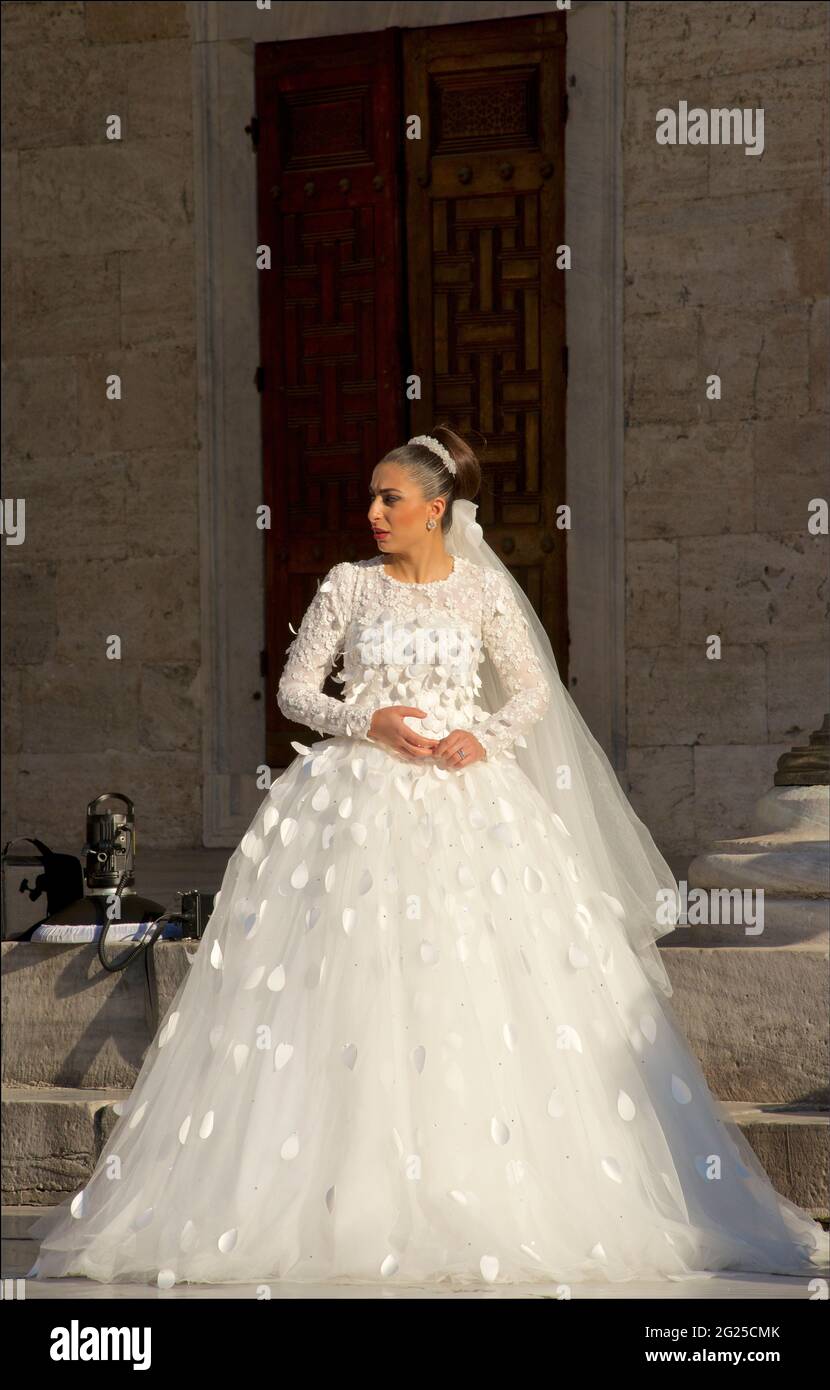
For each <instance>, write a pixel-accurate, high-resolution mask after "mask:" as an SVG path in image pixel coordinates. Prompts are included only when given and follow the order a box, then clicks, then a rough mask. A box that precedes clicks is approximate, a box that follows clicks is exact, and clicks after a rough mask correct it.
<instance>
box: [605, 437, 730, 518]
mask: <svg viewBox="0 0 830 1390" xmlns="http://www.w3.org/2000/svg"><path fill="white" fill-rule="evenodd" d="M751 447H752V432H751V427H750V426H749V425H748V424H737V423H724V424H718V423H707V422H705V421H701V422H700V423H698V424H696V425H690V426H687V427H686V428H684V429H682V430H678V429H677V427H676V426H673V425H658V424H649V425H640V426H638V427H637V428H636V429H629V430H627V431H626V435H625V530H626V536H627V537H628V538H629V539H630V540H644V539H649V538H651V537H665V538H667V539H668V538H672V537H675V536H684V537H687V536H689V535H695V536H708V535H723V534H726V533H731V532H737V533H741V532H744V533H745V532H747V531H751V530H752V529H753V528H754V511H753V495H752V489H753V480H754V474H753V464H752V455H751Z"/></svg>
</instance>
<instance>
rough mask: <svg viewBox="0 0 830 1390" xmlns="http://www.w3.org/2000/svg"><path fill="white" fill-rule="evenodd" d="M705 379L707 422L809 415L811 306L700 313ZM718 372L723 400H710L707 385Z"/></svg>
mask: <svg viewBox="0 0 830 1390" xmlns="http://www.w3.org/2000/svg"><path fill="white" fill-rule="evenodd" d="M700 322H701V335H700V350H699V375H698V381H699V382H700V387H701V405H702V410H703V414H704V418H706V419H709V420H712V421H718V422H721V421H726V420H747V419H755V418H757V419H762V420H769V419H773V418H774V417H775V416H776V415H783V416H786V418H787V419H788V420H792V419H793V417H794V416H799V415H806V414H807V413H808V411H809V409H810V399H809V326H810V306H809V305H807V304H790V305H772V306H770V307H769V308H762V309H752V308H747V309H746V310H744V311H743V312H742V313H740V314H736V313H735V311H734V310H721V309H718V308H715V307H712V306H710V307H707V308H705V309H702V310H701V311H700ZM714 373H716V374H717V375H718V376H720V378H721V399H720V400H719V401H717V400H708V399H707V398H706V396H705V393H704V389H703V388H704V383H705V381H706V378H707V377H708V376H711V375H712V374H714Z"/></svg>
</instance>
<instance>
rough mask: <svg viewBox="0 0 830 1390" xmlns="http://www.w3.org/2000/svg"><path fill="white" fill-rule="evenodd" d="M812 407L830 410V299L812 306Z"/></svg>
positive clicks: (818, 410) (825, 412)
mask: <svg viewBox="0 0 830 1390" xmlns="http://www.w3.org/2000/svg"><path fill="white" fill-rule="evenodd" d="M809 337H810V409H811V410H814V411H816V412H817V413H819V412H823V413H824V414H825V415H826V414H827V413H828V412H830V299H819V300H817V301H816V303H815V304H813V305H811V307H810V333H809Z"/></svg>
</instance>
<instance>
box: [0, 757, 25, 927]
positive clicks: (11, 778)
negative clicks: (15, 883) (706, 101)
mask: <svg viewBox="0 0 830 1390" xmlns="http://www.w3.org/2000/svg"><path fill="white" fill-rule="evenodd" d="M19 759H20V755H19V754H18V753H6V752H4V753H3V756H2V758H0V840H1V841H2V843H3V844H4V845H5V844H7V843H8V841H9V840H13V839H15V837H16V836H17V835H18V834H19V833H20V832H19V830H18V826H19V824H20V817H19V812H18V804H17V785H18V780H19V770H18V762H19ZM16 910H17V909H16V908H15V911H16Z"/></svg>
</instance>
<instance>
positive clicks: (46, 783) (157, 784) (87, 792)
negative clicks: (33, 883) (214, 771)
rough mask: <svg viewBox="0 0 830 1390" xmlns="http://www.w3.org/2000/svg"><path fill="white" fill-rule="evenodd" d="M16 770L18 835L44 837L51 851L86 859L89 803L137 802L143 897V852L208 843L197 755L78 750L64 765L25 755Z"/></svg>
mask: <svg viewBox="0 0 830 1390" xmlns="http://www.w3.org/2000/svg"><path fill="white" fill-rule="evenodd" d="M16 763H17V768H16V772H17V776H16V779H15V788H14V790H15V794H16V797H17V808H18V815H17V825H16V827H15V830H14V834H16V835H38V837H39V838H41V839H44V840H45V841H46V843H47V844H48V845H53V843H54V844H55V845H57V844H65V843H68V845H69V851H68V852H69V853H71V854H80V851H81V847H82V845H83V842H84V836H85V833H86V806H87V802H88V801H90V800H91V799H92V798H93V797H95V796H100V795H102V794H103V793H104V792H107V791H113V790H115V791H119V792H123V793H124V795H125V796H129V797H130V799H131V800H132V801H133V802H134V803H135V808H136V827H137V850H136V886H137V889H138V891H139V892H141V891H142V889H141V847H142V845H145V846H147V848H149V847H150V846H151V845H164V844H166V845H168V846H169V847H170V848H171V849H175V848H177V847H182V848H186V847H188V846H190V845H194V844H198V843H199V841H200V839H201V833H202V830H201V826H202V814H201V812H202V807H201V802H202V768H201V759H200V757H199V754H197V753H170V752H165V753H152V752H150V751H148V750H147V749H142V750H141V751H140V752H136V753H129V752H122V751H121V750H120V749H116V750H112V749H108V750H103V751H102V750H99V749H86V748H73V749H67V751H66V753H65V754H64V755H63V757H59V758H56V757H54V756H52V754H50V753H42V754H34V753H20V754H17V756H16ZM73 845H74V846H75V848H72V846H73Z"/></svg>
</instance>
